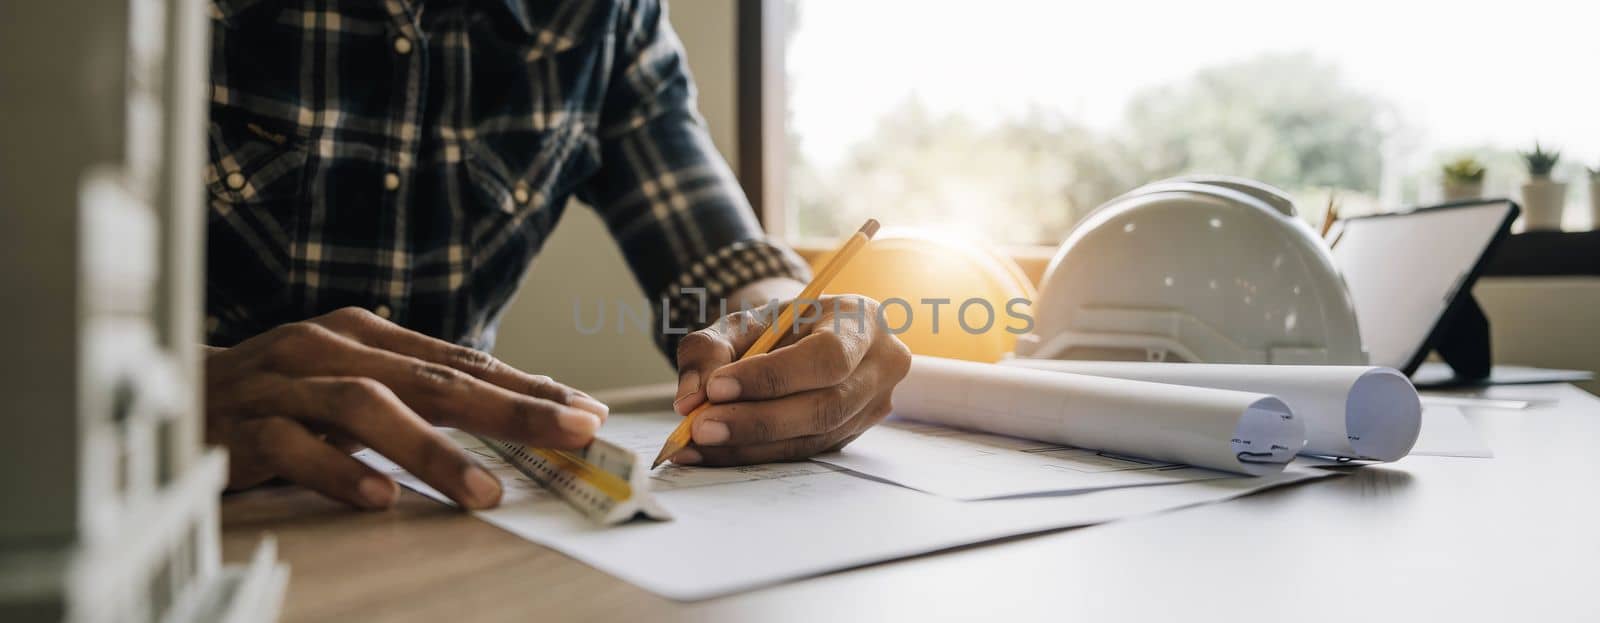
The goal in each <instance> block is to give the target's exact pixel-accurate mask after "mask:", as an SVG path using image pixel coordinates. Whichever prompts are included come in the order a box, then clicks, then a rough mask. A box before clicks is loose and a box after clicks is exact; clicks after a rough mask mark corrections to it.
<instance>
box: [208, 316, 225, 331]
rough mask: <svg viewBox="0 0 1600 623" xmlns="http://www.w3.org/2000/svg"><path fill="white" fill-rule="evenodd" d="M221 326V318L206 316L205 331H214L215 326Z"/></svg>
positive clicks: (215, 329)
mask: <svg viewBox="0 0 1600 623" xmlns="http://www.w3.org/2000/svg"><path fill="white" fill-rule="evenodd" d="M220 326H222V320H221V319H219V318H217V317H216V316H206V333H216V332H217V327H220Z"/></svg>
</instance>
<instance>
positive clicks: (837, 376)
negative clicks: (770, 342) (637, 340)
mask: <svg viewBox="0 0 1600 623" xmlns="http://www.w3.org/2000/svg"><path fill="white" fill-rule="evenodd" d="M806 307H807V308H808V309H806V310H804V313H803V314H802V313H797V314H796V318H797V322H796V327H795V329H793V330H790V331H788V332H786V334H785V335H784V337H783V339H782V340H780V341H779V342H778V347H777V348H775V349H773V350H772V351H771V352H770V353H767V354H765V355H758V356H755V357H751V358H750V359H747V360H744V361H736V360H738V358H739V356H740V355H742V354H743V353H744V351H745V350H746V349H748V348H750V345H751V344H752V343H754V342H755V341H756V338H757V337H759V336H760V335H761V332H762V331H764V330H766V326H767V324H769V323H771V322H772V321H774V320H775V319H776V318H777V314H776V313H775V310H772V309H766V310H754V311H746V312H739V313H735V314H730V315H729V316H727V317H725V318H722V319H721V320H719V321H717V322H716V323H715V324H713V325H711V326H710V327H707V328H706V329H703V330H701V331H697V332H694V333H691V334H689V335H687V336H684V339H683V341H682V342H680V343H679V345H678V374H679V376H678V395H677V399H676V400H675V401H674V402H673V408H674V409H675V410H677V412H678V414H680V415H687V414H688V413H689V412H690V411H692V410H694V408H695V407H698V406H700V404H701V403H703V402H705V401H707V400H709V401H710V402H711V403H712V406H711V407H710V408H708V409H706V411H705V412H704V413H702V414H701V415H700V417H699V418H698V419H697V420H696V421H695V424H694V430H693V435H694V443H693V444H691V445H690V446H689V447H688V448H685V449H683V450H682V451H679V452H678V454H676V455H674V456H673V457H672V461H673V462H674V463H678V464H683V465H695V464H702V465H740V464H747V463H768V462H773V461H789V460H797V459H803V458H806V457H809V456H812V455H814V454H818V453H822V452H827V451H831V450H837V449H839V448H843V447H844V446H845V445H846V444H848V443H850V442H851V441H854V440H855V438H856V437H857V436H859V435H860V434H861V433H863V432H865V431H866V430H867V429H868V428H871V427H872V425H874V424H877V423H878V422H879V421H881V420H883V418H884V417H886V416H887V415H889V410H890V407H891V405H890V395H891V394H892V393H893V391H894V386H895V384H896V383H899V382H900V379H903V378H905V375H906V372H907V371H908V370H910V368H911V351H909V350H907V349H906V346H905V344H902V343H901V342H900V340H899V339H898V338H896V337H895V336H893V335H891V334H890V333H889V332H888V331H886V330H884V329H883V328H882V327H881V326H880V325H879V323H878V303H877V302H876V301H873V300H872V299H869V298H866V297H862V296H856V295H846V296H832V297H823V298H822V299H821V301H817V302H813V303H812V304H811V305H808V306H806ZM818 307H820V310H819V309H818ZM802 318H803V319H804V320H800V319H802Z"/></svg>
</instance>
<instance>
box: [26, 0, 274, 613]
mask: <svg viewBox="0 0 1600 623" xmlns="http://www.w3.org/2000/svg"><path fill="white" fill-rule="evenodd" d="M208 32H209V23H208V20H207V18H206V11H205V7H204V5H203V2H202V0H50V1H48V2H5V3H3V4H0V111H3V113H4V117H5V118H4V121H3V122H0V128H3V130H0V253H3V254H4V255H3V257H4V260H3V261H0V293H3V294H0V297H4V298H3V300H4V304H3V305H0V327H5V329H4V331H5V333H4V336H5V339H4V342H3V343H4V344H5V345H6V348H5V351H4V353H5V355H4V357H0V396H3V398H0V404H3V405H4V410H3V412H0V424H3V425H4V428H3V429H0V501H3V503H0V621H7V622H12V621H34V620H40V621H52V620H69V621H157V620H160V621H213V620H225V621H258V620H272V619H275V618H276V616H277V611H278V605H279V602H280V600H281V598H282V592H283V587H284V583H285V581H286V579H287V577H288V575H287V574H288V570H287V568H286V567H285V566H284V565H282V564H279V563H278V562H277V561H276V560H275V558H276V555H275V553H274V549H273V547H272V544H271V543H270V542H265V543H263V544H262V546H260V547H259V548H258V550H257V553H256V556H255V560H254V562H251V563H249V564H248V565H244V566H240V567H223V566H222V565H221V564H220V555H219V551H218V550H219V543H218V525H217V522H218V493H219V492H220V490H221V489H222V486H223V483H224V478H225V475H226V460H227V457H226V455H225V454H224V453H223V452H222V451H220V450H216V449H207V448H205V447H204V445H203V442H202V433H203V422H202V419H201V418H202V416H201V412H200V407H201V404H202V402H201V396H200V391H201V386H200V383H199V379H200V376H199V375H200V367H201V358H200V352H199V344H200V343H201V340H202V335H201V331H200V326H199V322H200V321H199V318H200V314H201V301H200V297H201V260H202V255H201V253H202V249H201V240H202V234H203V227H204V220H205V216H204V211H203V206H202V204H201V199H202V196H201V193H203V189H204V186H203V185H202V182H201V179H200V175H201V172H202V170H203V167H204V164H205V163H204V160H203V158H204V153H205V152H204V149H205V147H204V146H205V138H204V137H205V130H204V128H205V123H206V121H205V120H206V109H207V104H206V94H205V88H206V84H207V80H206V66H207V62H208V58H209V53H208V46H207V43H208V38H209V35H208Z"/></svg>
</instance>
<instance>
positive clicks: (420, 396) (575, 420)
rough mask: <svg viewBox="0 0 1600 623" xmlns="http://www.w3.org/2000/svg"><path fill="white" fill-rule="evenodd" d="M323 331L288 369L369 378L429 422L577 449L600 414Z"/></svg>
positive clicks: (591, 435) (591, 433)
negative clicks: (320, 341)
mask: <svg viewBox="0 0 1600 623" xmlns="http://www.w3.org/2000/svg"><path fill="white" fill-rule="evenodd" d="M328 333H329V336H325V337H323V338H322V339H324V340H332V341H333V342H335V343H334V344H332V345H323V346H319V347H317V351H318V352H317V353H316V355H315V356H312V357H305V358H301V359H296V360H294V361H293V363H292V366H290V367H292V369H293V371H294V372H296V373H298V374H301V375H305V376H313V377H317V376H325V377H333V376H339V377H343V376H353V377H367V378H371V379H374V380H376V381H378V382H379V383H381V384H382V385H384V386H386V387H387V388H388V389H389V390H392V391H393V392H394V393H395V394H396V395H398V396H399V397H400V400H402V401H403V402H404V403H405V404H406V405H408V406H410V407H411V409H414V410H415V411H416V412H417V413H418V414H420V415H421V416H422V417H423V418H424V419H426V420H427V421H429V422H432V423H434V424H440V425H444V426H454V427H456V428H460V429H462V430H466V431H468V432H473V433H479V434H483V435H488V436H491V437H495V438H497V439H504V440H506V441H513V442H517V443H524V444H528V445H531V446H538V447H549V448H581V447H583V446H584V445H587V444H588V443H589V442H590V441H591V440H592V439H593V438H594V433H595V431H596V430H597V429H599V427H600V417H599V416H597V415H595V414H594V413H592V412H590V411H587V410H582V409H577V408H574V407H569V406H567V405H564V404H561V403H558V402H555V401H551V400H545V399H543V398H535V397H533V396H529V395H526V394H521V393H517V392H513V391H511V390H508V389H505V388H503V387H500V386H498V385H494V384H492V383H489V382H486V381H483V380H479V379H477V378H475V377H473V376H471V375H469V374H467V373H465V372H462V371H460V370H457V369H455V368H451V367H449V366H445V365H440V364H437V363H430V362H427V361H422V360H420V359H415V358H412V357H407V356H405V355H401V354H399V353H395V352H391V351H388V350H384V349H381V348H374V347H371V346H367V345H365V344H360V343H358V342H356V341H354V340H351V339H348V338H345V337H343V336H340V335H335V334H333V333H332V332H331V331H328ZM391 458H392V457H391Z"/></svg>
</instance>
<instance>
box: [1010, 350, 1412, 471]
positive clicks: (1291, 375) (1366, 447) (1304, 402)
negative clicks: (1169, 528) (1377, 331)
mask: <svg viewBox="0 0 1600 623" xmlns="http://www.w3.org/2000/svg"><path fill="white" fill-rule="evenodd" d="M1002 365H1007V366H1018V367H1027V368H1034V369H1040V370H1053V371H1057V372H1067V373H1072V374H1090V375H1094V376H1104V377H1111V378H1119V379H1132V380H1136V381H1149V382H1153V383H1172V384H1177V385H1189V386H1194V387H1213V388H1217V389H1231V390H1236V391H1245V392H1261V393H1263V394H1271V395H1273V396H1276V397H1277V398H1279V399H1280V400H1283V402H1284V403H1285V404H1287V405H1289V408H1290V409H1291V410H1293V411H1294V414H1295V416H1296V417H1299V418H1300V420H1301V421H1302V422H1304V423H1305V427H1306V447H1305V450H1304V452H1305V453H1306V454H1313V455H1321V456H1334V457H1342V458H1350V459H1371V460H1377V461H1393V460H1396V459H1399V458H1400V457H1403V456H1405V455H1406V452H1407V451H1409V450H1410V449H1411V444H1412V443H1413V442H1415V441H1416V439H1417V431H1418V429H1419V427H1420V426H1421V414H1422V407H1421V405H1420V403H1419V402H1418V398H1417V390H1416V388H1414V387H1412V385H1411V381H1410V380H1409V379H1407V378H1406V377H1405V375H1403V374H1400V373H1399V372H1397V371H1395V370H1393V369H1390V368H1383V367H1377V366H1310V365H1247V364H1207V363H1155V362H1131V361H1058V360H1048V359H1009V360H1006V361H1004V362H1002Z"/></svg>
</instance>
